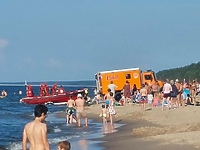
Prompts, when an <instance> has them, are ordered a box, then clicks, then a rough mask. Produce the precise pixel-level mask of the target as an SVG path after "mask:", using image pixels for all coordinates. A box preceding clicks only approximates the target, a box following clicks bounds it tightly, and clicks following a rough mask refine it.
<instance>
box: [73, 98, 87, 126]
mask: <svg viewBox="0 0 200 150" xmlns="http://www.w3.org/2000/svg"><path fill="white" fill-rule="evenodd" d="M84 103H85V100H84V99H83V97H82V95H81V94H78V95H77V99H76V100H75V104H76V115H77V122H78V126H79V127H80V126H81V118H82V117H84V118H85V126H88V118H87V114H86V112H85V106H84Z"/></svg>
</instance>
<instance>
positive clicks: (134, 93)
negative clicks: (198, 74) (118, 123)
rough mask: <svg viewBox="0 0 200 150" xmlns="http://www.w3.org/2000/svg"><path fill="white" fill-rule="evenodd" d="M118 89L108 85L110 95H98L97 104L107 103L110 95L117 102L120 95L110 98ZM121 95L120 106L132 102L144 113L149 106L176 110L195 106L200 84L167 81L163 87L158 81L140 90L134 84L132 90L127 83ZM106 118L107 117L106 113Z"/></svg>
mask: <svg viewBox="0 0 200 150" xmlns="http://www.w3.org/2000/svg"><path fill="white" fill-rule="evenodd" d="M116 87H117V85H114V83H113V82H111V83H110V84H109V85H108V93H107V94H106V95H105V96H104V97H103V96H102V95H101V94H100V93H97V95H96V99H97V100H98V101H97V103H99V100H100V101H106V100H107V97H106V96H108V95H109V96H108V97H109V99H114V101H116V99H117V94H118V93H116V95H115V96H113V97H112V98H110V97H111V96H110V93H111V95H112V93H115V88H116ZM113 91H114V92H113ZM121 93H122V95H120V100H119V102H120V105H125V106H126V104H127V103H132V102H133V103H139V104H140V105H141V108H142V111H145V110H146V107H147V104H148V106H150V108H151V109H152V108H153V107H159V106H161V108H162V110H164V108H165V107H168V109H175V108H179V107H185V106H187V105H195V104H196V100H195V98H196V95H198V94H199V93H200V84H199V83H198V81H197V80H193V81H192V82H186V81H185V80H184V81H183V82H180V81H179V80H178V79H176V80H169V79H166V81H165V82H164V84H163V86H162V87H161V86H160V85H159V83H158V82H157V81H156V82H155V83H154V84H153V85H148V84H147V83H145V84H143V85H142V86H141V87H140V88H137V87H136V84H134V85H133V87H132V88H131V87H130V83H129V82H128V81H126V83H125V85H124V87H123V90H122V92H121ZM117 101H118V100H117ZM103 107H104V106H102V108H103ZM107 107H109V106H108V105H107ZM104 116H106V115H105V113H104Z"/></svg>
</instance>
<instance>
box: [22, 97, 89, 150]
mask: <svg viewBox="0 0 200 150" xmlns="http://www.w3.org/2000/svg"><path fill="white" fill-rule="evenodd" d="M84 103H85V100H84V98H83V96H82V95H81V94H80V93H79V94H77V99H76V100H73V99H72V97H70V99H69V101H68V103H67V110H66V113H67V114H66V115H67V123H72V119H73V118H72V117H71V116H73V115H76V117H77V124H78V126H81V118H82V117H84V119H85V126H88V118H87V115H86V112H85V107H84ZM75 110H76V114H74V112H75ZM34 116H35V118H34V120H33V121H31V122H29V123H27V124H26V125H25V127H24V131H23V138H22V150H28V149H31V150H40V149H41V150H44V149H45V150H50V145H49V142H48V139H47V125H46V124H45V123H44V121H45V118H46V117H47V116H48V108H47V107H46V106H45V105H42V104H38V105H37V106H35V109H34ZM28 143H30V147H29V148H27V145H28ZM70 149H71V145H70V142H69V141H67V140H66V141H60V142H58V150H70Z"/></svg>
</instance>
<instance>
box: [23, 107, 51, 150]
mask: <svg viewBox="0 0 200 150" xmlns="http://www.w3.org/2000/svg"><path fill="white" fill-rule="evenodd" d="M47 112H48V108H47V107H46V106H45V105H41V104H39V105H37V106H36V107H35V110H34V114H35V119H34V120H33V121H32V122H29V123H27V124H26V125H25V127H24V131H23V139H22V150H28V148H27V143H28V141H29V142H30V148H29V149H30V150H50V146H49V142H48V139H47V126H46V124H45V123H43V121H44V120H45V118H46V117H47Z"/></svg>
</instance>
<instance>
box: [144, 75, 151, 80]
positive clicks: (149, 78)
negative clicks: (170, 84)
mask: <svg viewBox="0 0 200 150" xmlns="http://www.w3.org/2000/svg"><path fill="white" fill-rule="evenodd" d="M144 77H145V80H152V76H151V75H145V76H144Z"/></svg>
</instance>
